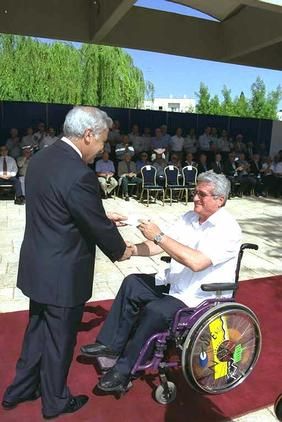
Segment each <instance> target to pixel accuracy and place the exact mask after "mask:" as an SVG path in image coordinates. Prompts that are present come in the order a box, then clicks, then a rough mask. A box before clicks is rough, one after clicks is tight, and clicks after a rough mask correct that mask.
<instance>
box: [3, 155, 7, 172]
mask: <svg viewBox="0 0 282 422" xmlns="http://www.w3.org/2000/svg"><path fill="white" fill-rule="evenodd" d="M7 173H8V166H7V160H6V157H3V175H4V176H7Z"/></svg>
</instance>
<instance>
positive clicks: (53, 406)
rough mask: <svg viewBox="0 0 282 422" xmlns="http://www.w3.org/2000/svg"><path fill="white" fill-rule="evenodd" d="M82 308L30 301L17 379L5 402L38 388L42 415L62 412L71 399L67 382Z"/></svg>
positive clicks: (29, 393)
mask: <svg viewBox="0 0 282 422" xmlns="http://www.w3.org/2000/svg"><path fill="white" fill-rule="evenodd" d="M83 307H84V305H79V306H76V307H74V308H62V307H57V306H51V305H44V304H40V303H37V302H34V301H33V300H31V301H30V314H29V323H28V326H27V328H26V331H25V335H24V339H23V345H22V351H21V355H20V358H19V360H18V362H17V366H16V376H15V378H14V381H13V383H12V384H11V385H10V386H9V387H8V388H7V390H6V392H5V394H4V400H7V401H15V400H17V399H19V398H26V397H28V396H30V395H31V394H33V393H34V391H35V390H36V389H37V388H40V389H41V396H42V410H43V413H44V414H45V415H48V416H51V415H54V414H56V413H58V412H60V411H61V410H63V408H64V407H65V405H66V403H67V401H68V399H69V397H70V395H71V394H70V392H69V389H68V387H67V385H66V380H67V376H68V371H69V367H70V364H71V361H72V357H73V351H74V347H75V344H76V335H77V331H78V327H79V324H80V321H81V318H82V314H83Z"/></svg>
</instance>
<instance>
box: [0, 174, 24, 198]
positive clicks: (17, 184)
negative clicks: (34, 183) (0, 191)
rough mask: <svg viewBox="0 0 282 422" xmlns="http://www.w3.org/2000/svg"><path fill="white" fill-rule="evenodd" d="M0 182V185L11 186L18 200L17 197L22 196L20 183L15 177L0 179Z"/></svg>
mask: <svg viewBox="0 0 282 422" xmlns="http://www.w3.org/2000/svg"><path fill="white" fill-rule="evenodd" d="M0 182H1V185H13V187H14V189H15V192H16V197H17V198H18V197H19V196H22V194H23V192H22V188H21V182H20V181H19V179H18V178H17V177H10V179H7V180H6V179H1V178H0Z"/></svg>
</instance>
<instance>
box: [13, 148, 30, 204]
mask: <svg viewBox="0 0 282 422" xmlns="http://www.w3.org/2000/svg"><path fill="white" fill-rule="evenodd" d="M32 149H33V147H32V146H29V145H28V146H25V147H23V148H22V155H21V156H20V157H19V158H18V159H17V165H18V176H19V180H20V183H21V189H22V195H23V196H24V197H25V174H26V170H27V167H28V165H29V162H30V159H31V157H32Z"/></svg>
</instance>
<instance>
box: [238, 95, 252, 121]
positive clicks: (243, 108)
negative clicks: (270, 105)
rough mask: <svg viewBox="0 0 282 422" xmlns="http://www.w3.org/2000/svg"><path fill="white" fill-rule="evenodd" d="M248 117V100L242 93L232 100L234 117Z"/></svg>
mask: <svg viewBox="0 0 282 422" xmlns="http://www.w3.org/2000/svg"><path fill="white" fill-rule="evenodd" d="M249 115H250V104H249V100H248V99H247V98H246V97H245V94H244V92H243V91H242V92H241V94H240V95H239V97H235V99H234V116H238V117H248V116H249Z"/></svg>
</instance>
